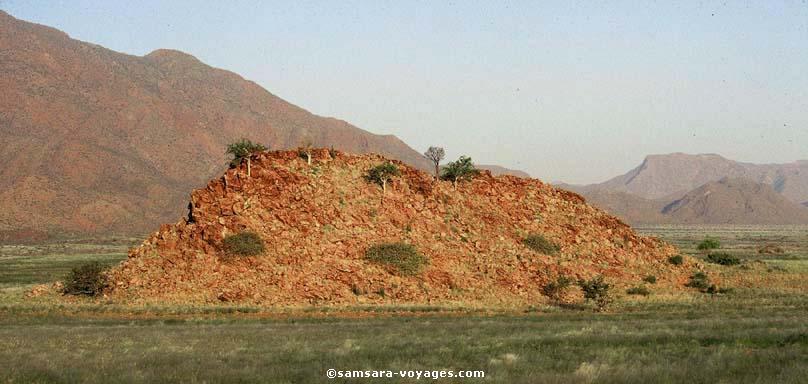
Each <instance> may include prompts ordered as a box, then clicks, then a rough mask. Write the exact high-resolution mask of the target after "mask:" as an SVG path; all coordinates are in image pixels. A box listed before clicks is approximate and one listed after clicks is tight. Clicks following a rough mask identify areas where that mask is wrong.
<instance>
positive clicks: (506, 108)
mask: <svg viewBox="0 0 808 384" xmlns="http://www.w3.org/2000/svg"><path fill="white" fill-rule="evenodd" d="M135 3H137V5H134V4H135ZM493 3H498V4H497V5H493ZM671 3H674V2H668V1H662V2H659V3H656V4H654V3H651V2H641V1H638V2H622V1H615V2H580V3H575V2H570V1H561V2H501V3H500V2H479V3H475V2H465V1H463V2H448V3H440V4H437V3H436V2H405V1H396V2H381V1H367V2H339V1H326V2H302V1H290V2H264V1H254V2H248V1H239V2H235V1H220V2H209V3H205V2H184V1H138V2H117V1H98V2H90V1H64V2H59V1H36V0H24V1H17V0H0V9H3V10H5V11H7V12H9V13H11V14H12V15H13V16H15V17H18V18H21V19H24V20H29V21H34V22H37V23H41V24H46V25H50V26H53V27H56V28H58V29H61V30H63V31H65V32H67V33H68V34H70V35H71V36H72V37H74V38H77V39H80V40H85V41H89V42H93V43H96V44H100V45H103V46H105V47H108V48H111V49H114V50H117V51H121V52H125V53H130V54H135V55H144V54H147V53H148V52H151V51H152V50H154V49H157V48H173V49H179V50H182V51H185V52H188V53H190V54H192V55H194V56H196V57H198V58H199V59H200V60H202V61H204V62H206V63H208V64H210V65H213V66H216V67H220V68H224V69H228V70H231V71H234V72H237V73H239V74H240V75H242V76H244V77H245V78H248V79H250V80H254V81H256V82H257V83H258V84H260V85H262V86H264V87H265V88H267V89H268V90H269V91H270V92H272V93H274V94H276V95H278V96H280V97H282V98H284V99H286V100H288V101H290V102H292V103H294V104H297V105H299V106H301V107H303V108H306V109H308V110H310V111H312V112H314V113H316V114H319V115H325V116H334V117H337V118H341V119H344V120H347V121H349V122H351V123H353V124H355V125H357V126H359V127H360V128H363V129H366V130H368V131H371V132H375V133H392V134H395V135H397V136H399V137H400V138H402V139H403V140H404V141H405V142H407V143H408V144H410V145H411V146H412V147H414V148H415V149H417V150H419V151H423V150H424V149H425V148H426V147H428V146H429V145H442V146H444V147H446V149H447V152H448V155H449V157H452V158H455V157H457V156H459V155H461V154H467V155H470V156H472V158H473V159H474V160H475V161H477V162H480V163H496V164H501V165H504V166H508V167H513V168H518V169H523V170H525V171H528V172H530V173H531V174H532V175H533V176H536V177H540V178H542V179H545V180H547V181H559V180H563V181H567V182H577V183H583V182H596V181H602V180H605V179H607V178H609V177H611V176H614V175H617V174H619V173H623V172H625V171H627V170H628V169H630V168H631V167H633V166H635V165H637V164H639V163H640V161H642V159H643V157H644V156H645V155H646V154H651V153H668V152H689V153H704V152H711V153H719V154H721V155H724V156H726V157H729V158H732V159H736V160H742V161H750V162H790V161H793V160H797V159H808V145H806V143H808V4H806V2H805V1H802V0H798V1H782V2H781V1H759V2H749V3H747V2H739V1H726V2H723V1H719V2H711V1H699V2H696V1H693V2H677V3H679V4H675V5H674V4H671Z"/></svg>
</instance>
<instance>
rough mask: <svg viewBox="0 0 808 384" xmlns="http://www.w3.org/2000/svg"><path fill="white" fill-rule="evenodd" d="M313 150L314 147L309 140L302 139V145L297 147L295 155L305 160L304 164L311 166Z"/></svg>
mask: <svg viewBox="0 0 808 384" xmlns="http://www.w3.org/2000/svg"><path fill="white" fill-rule="evenodd" d="M313 149H314V146H313V144H312V142H311V139H309V138H304V139H303V141H302V144H301V145H300V146H299V147H297V153H298V154H299V155H300V157H305V158H306V164H308V165H311V154H312V150H313Z"/></svg>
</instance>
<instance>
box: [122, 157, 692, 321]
mask: <svg viewBox="0 0 808 384" xmlns="http://www.w3.org/2000/svg"><path fill="white" fill-rule="evenodd" d="M384 161H385V159H384V158H383V157H381V156H378V155H364V156H360V155H348V154H343V153H336V154H335V156H334V157H332V154H331V153H329V151H327V150H324V149H321V150H317V151H316V152H315V156H314V163H313V164H312V165H307V164H306V161H305V160H303V159H301V158H300V157H299V156H298V155H297V154H296V153H295V152H291V151H286V152H284V151H278V152H265V153H261V154H258V155H256V156H255V157H254V158H253V161H252V176H251V177H247V176H246V171H245V167H244V166H242V167H240V168H236V169H230V170H228V171H227V172H226V173H225V174H224V176H222V177H221V178H219V179H215V180H212V181H211V182H209V183H208V185H207V187H205V188H203V189H198V190H196V191H194V192H193V194H192V195H191V204H190V212H189V214H188V216H187V217H186V218H184V219H182V220H180V221H178V222H177V223H176V224H173V225H164V226H162V227H161V228H160V230H159V231H158V232H156V233H154V234H153V235H151V236H150V237H149V238H148V239H147V240H146V241H145V242H144V243H143V244H142V245H141V246H139V247H137V248H134V249H132V250H131V251H130V254H129V258H128V260H126V261H125V262H124V263H123V264H122V265H120V266H119V267H117V268H115V269H114V270H113V271H112V273H111V280H112V291H111V293H110V297H111V298H112V299H113V300H121V301H126V302H132V301H151V300H156V301H180V302H219V301H234V302H249V303H258V304H262V305H299V304H305V305H308V304H318V303H329V304H352V303H424V304H426V303H432V304H435V303H444V304H450V303H463V304H469V305H473V304H484V305H502V306H510V305H529V304H535V303H537V302H541V301H542V300H544V299H543V298H542V296H541V294H540V289H539V287H540V286H541V285H542V284H543V283H545V282H547V281H549V280H551V279H555V278H556V277H557V276H559V275H561V274H563V275H569V276H573V277H581V278H584V277H591V276H594V275H596V274H604V275H605V276H606V277H607V278H608V279H610V280H611V281H614V282H616V283H618V285H621V286H622V285H628V284H636V283H639V282H640V280H641V279H642V277H644V276H645V275H647V274H654V275H656V276H657V277H658V278H659V279H660V280H661V282H660V284H681V283H682V282H683V281H684V280H685V279H686V268H687V267H686V266H682V267H675V266H672V265H670V264H669V263H668V262H667V258H668V257H669V256H671V255H672V254H674V253H675V252H676V250H675V249H674V248H673V247H672V246H669V245H667V244H665V243H663V242H661V241H658V240H656V239H653V238H645V237H640V236H638V235H637V234H635V233H634V232H633V231H632V230H631V228H629V227H628V226H627V225H625V224H623V223H622V222H621V221H619V220H617V219H615V218H614V217H612V216H609V215H608V214H606V213H604V212H603V211H601V210H599V209H597V208H593V207H592V206H589V205H587V204H585V203H584V201H583V199H582V198H581V197H580V196H578V195H576V194H574V193H571V192H567V191H563V190H559V189H556V188H554V187H552V186H550V185H548V184H544V183H542V182H541V181H539V180H535V179H522V178H517V177H511V176H499V177H493V176H491V174H490V173H489V172H483V174H482V175H480V176H479V177H477V178H475V179H474V180H472V181H470V182H466V183H461V184H459V185H458V186H457V188H456V189H455V188H453V187H452V184H451V183H449V182H443V181H440V182H435V181H433V180H432V177H431V176H430V175H429V174H428V173H425V172H421V171H419V170H416V169H414V168H411V167H409V166H406V165H404V164H403V163H400V162H395V163H396V164H397V165H398V167H399V168H400V169H401V171H402V175H401V176H400V177H399V178H396V179H395V180H394V181H393V182H392V183H391V184H390V185H388V187H387V192H386V193H383V192H382V189H381V188H380V187H379V186H378V185H375V184H372V183H369V182H368V181H366V180H365V178H364V175H365V174H366V172H367V170H368V169H370V168H371V167H373V166H375V165H377V164H381V163H382V162H384ZM244 231H251V232H255V233H257V234H258V235H259V236H260V237H261V238H262V239H263V241H264V242H265V244H266V246H267V250H266V251H265V252H264V253H263V254H261V255H259V256H254V257H234V256H228V255H226V254H225V252H224V251H223V250H222V240H223V238H224V237H225V236H227V235H228V234H235V233H240V232H244ZM531 233H539V234H543V235H544V236H546V237H547V238H549V239H551V240H552V241H554V242H556V243H557V244H559V245H560V248H561V251H560V253H559V254H558V255H545V254H541V253H539V252H536V251H532V250H530V249H529V248H527V247H526V246H525V245H523V244H522V240H523V239H524V237H525V236H526V235H528V234H531ZM385 242H406V243H409V244H412V245H413V246H415V247H416V248H417V249H418V251H419V252H420V253H422V254H423V255H424V256H426V257H427V258H428V259H429V262H428V265H427V267H426V268H425V269H424V270H423V271H422V272H421V273H420V274H418V275H415V276H403V275H399V274H398V273H397V272H394V271H391V270H390V269H388V268H386V267H385V266H383V265H379V264H375V263H372V262H370V261H367V260H366V259H365V257H364V255H365V251H366V250H367V248H368V247H370V246H372V245H375V244H379V243H385Z"/></svg>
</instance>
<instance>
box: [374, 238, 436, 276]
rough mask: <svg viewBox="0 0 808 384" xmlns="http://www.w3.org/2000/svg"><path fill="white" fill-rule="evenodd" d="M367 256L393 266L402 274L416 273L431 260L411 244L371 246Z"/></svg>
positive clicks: (376, 261) (377, 261)
mask: <svg viewBox="0 0 808 384" xmlns="http://www.w3.org/2000/svg"><path fill="white" fill-rule="evenodd" d="M365 258H366V259H367V260H370V261H372V262H375V263H380V264H384V265H388V266H390V267H393V268H394V269H395V270H396V271H398V272H399V273H400V274H402V275H408V276H410V275H416V274H418V272H420V271H421V269H422V268H423V267H424V266H425V265H426V264H427V263H428V262H429V260H428V259H427V258H426V257H425V256H423V255H421V254H420V253H418V250H416V249H415V247H413V246H412V245H411V244H405V243H385V244H377V245H374V246H371V247H370V248H368V249H367V251H365Z"/></svg>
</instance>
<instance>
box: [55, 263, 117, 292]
mask: <svg viewBox="0 0 808 384" xmlns="http://www.w3.org/2000/svg"><path fill="white" fill-rule="evenodd" d="M104 271H106V268H105V267H104V266H103V265H101V264H99V263H98V262H92V263H87V264H82V265H80V266H78V267H74V268H73V269H72V270H71V271H70V273H69V274H68V275H67V276H66V277H65V281H64V289H63V290H62V292H63V293H64V294H66V295H84V296H98V295H99V294H101V292H103V291H104V288H106V286H107V278H106V275H105V274H104Z"/></svg>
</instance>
